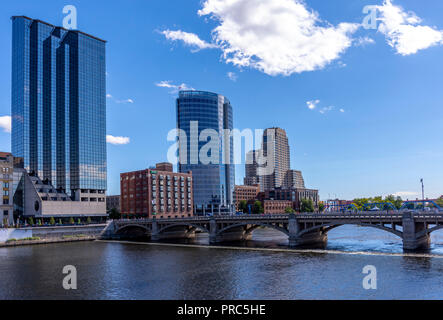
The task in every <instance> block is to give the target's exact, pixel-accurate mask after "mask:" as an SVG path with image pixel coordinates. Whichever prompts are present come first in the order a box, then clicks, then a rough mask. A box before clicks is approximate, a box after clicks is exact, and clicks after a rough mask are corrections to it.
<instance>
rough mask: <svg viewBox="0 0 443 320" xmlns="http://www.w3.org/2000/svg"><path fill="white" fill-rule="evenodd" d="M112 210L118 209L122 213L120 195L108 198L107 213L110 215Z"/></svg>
mask: <svg viewBox="0 0 443 320" xmlns="http://www.w3.org/2000/svg"><path fill="white" fill-rule="evenodd" d="M112 209H116V210H117V211H118V212H120V195H118V196H107V197H106V212H108V213H109V211H111V210H112Z"/></svg>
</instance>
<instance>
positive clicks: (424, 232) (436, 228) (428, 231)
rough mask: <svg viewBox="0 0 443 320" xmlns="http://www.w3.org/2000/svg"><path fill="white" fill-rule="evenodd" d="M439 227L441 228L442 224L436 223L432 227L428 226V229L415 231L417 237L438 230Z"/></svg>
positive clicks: (442, 227)
mask: <svg viewBox="0 0 443 320" xmlns="http://www.w3.org/2000/svg"><path fill="white" fill-rule="evenodd" d="M441 229H443V225H436V226H435V227H432V228H429V229H425V230H422V231H420V232H418V233H417V237H418V238H420V237H423V236H425V235H430V234H431V233H432V232H434V231H438V230H441Z"/></svg>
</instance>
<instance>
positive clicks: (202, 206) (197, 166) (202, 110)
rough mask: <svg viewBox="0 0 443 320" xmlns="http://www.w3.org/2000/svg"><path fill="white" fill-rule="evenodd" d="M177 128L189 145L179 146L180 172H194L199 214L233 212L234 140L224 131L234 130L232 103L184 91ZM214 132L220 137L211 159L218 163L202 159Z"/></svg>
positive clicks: (214, 146) (178, 113)
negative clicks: (204, 212)
mask: <svg viewBox="0 0 443 320" xmlns="http://www.w3.org/2000/svg"><path fill="white" fill-rule="evenodd" d="M177 128H178V130H179V131H182V132H183V133H184V134H185V135H186V137H185V138H186V144H183V143H179V154H180V157H179V171H180V172H188V171H192V176H193V179H194V204H195V206H196V209H197V211H199V212H200V211H205V210H214V207H215V210H216V211H217V210H218V211H220V212H221V211H224V212H225V211H226V212H232V211H233V210H234V205H233V203H234V200H233V192H234V181H235V176H234V175H235V171H234V170H235V169H234V164H233V160H234V156H233V150H234V149H233V138H232V136H230V137H228V138H226V137H225V135H224V130H226V129H229V130H232V129H233V113H232V106H231V103H230V102H229V100H228V99H227V98H226V97H224V96H222V95H219V94H216V93H211V92H204V91H180V92H179V97H178V99H177ZM211 132H215V133H216V134H217V135H218V138H217V139H216V141H212V143H213V144H212V145H211V146H212V147H213V148H211V154H210V156H211V159H212V160H214V159H215V160H214V161H212V160H211V161H210V162H206V161H204V160H203V159H201V156H200V155H201V154H202V153H204V151H205V150H206V149H205V147H206V145H207V144H208V142H209V141H208V136H206V135H207V134H208V133H211ZM214 149H215V150H214ZM202 151H203V152H202ZM207 154H208V153H206V154H205V155H207Z"/></svg>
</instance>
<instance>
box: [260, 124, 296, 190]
mask: <svg viewBox="0 0 443 320" xmlns="http://www.w3.org/2000/svg"><path fill="white" fill-rule="evenodd" d="M262 150H263V157H264V158H265V159H266V160H267V165H268V166H270V165H271V166H273V167H274V171H273V173H272V174H269V175H264V176H262V177H261V178H262V179H263V183H262V190H263V191H266V190H272V189H275V188H280V187H283V186H284V182H285V176H286V172H287V171H288V170H289V169H290V166H291V165H290V161H291V160H290V159H291V157H290V152H289V142H288V137H287V136H286V131H285V130H283V129H281V128H269V129H266V130H265V132H264V134H263V144H262Z"/></svg>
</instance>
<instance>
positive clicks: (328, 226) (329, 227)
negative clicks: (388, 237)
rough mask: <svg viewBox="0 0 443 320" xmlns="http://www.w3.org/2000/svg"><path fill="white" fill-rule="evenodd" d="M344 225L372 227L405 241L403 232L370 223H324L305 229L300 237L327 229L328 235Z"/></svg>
mask: <svg viewBox="0 0 443 320" xmlns="http://www.w3.org/2000/svg"><path fill="white" fill-rule="evenodd" d="M344 225H355V226H361V227H370V228H376V229H380V230H383V231H386V232H390V233H392V234H394V235H396V236H397V237H400V238H401V239H403V232H400V231H397V230H394V229H392V228H388V227H385V226H382V225H376V224H369V223H324V224H321V225H318V226H314V227H311V228H307V229H304V230H302V231H300V232H299V234H298V236H300V237H301V236H303V235H305V234H308V233H311V232H314V231H317V230H319V229H322V228H325V230H324V231H325V233H328V232H329V231H331V230H333V229H336V228H338V227H341V226H344Z"/></svg>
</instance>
